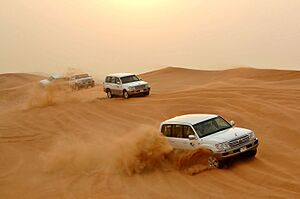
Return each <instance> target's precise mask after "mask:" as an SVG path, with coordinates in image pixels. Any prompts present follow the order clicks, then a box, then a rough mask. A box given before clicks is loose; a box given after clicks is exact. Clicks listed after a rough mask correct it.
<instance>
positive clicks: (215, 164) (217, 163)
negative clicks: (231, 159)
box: [208, 156, 224, 169]
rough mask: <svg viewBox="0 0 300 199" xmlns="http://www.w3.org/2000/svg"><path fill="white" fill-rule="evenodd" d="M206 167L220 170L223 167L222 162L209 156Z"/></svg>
mask: <svg viewBox="0 0 300 199" xmlns="http://www.w3.org/2000/svg"><path fill="white" fill-rule="evenodd" d="M208 166H209V167H210V168H218V169H222V168H223V167H224V162H223V161H222V160H218V159H217V158H216V157H215V156H210V157H209V158H208Z"/></svg>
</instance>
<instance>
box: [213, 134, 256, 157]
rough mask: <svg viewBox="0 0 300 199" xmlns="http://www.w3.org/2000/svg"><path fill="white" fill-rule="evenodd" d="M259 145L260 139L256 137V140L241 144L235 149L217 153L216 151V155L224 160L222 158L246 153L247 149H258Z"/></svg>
mask: <svg viewBox="0 0 300 199" xmlns="http://www.w3.org/2000/svg"><path fill="white" fill-rule="evenodd" d="M258 145H259V141H258V139H257V138H256V139H255V140H253V141H251V142H248V143H246V144H243V145H240V146H238V147H235V148H233V149H230V150H226V151H223V152H216V153H214V155H215V157H216V158H217V159H219V160H222V159H226V158H230V157H233V156H237V155H240V154H242V153H246V152H247V151H251V150H255V149H257V147H258Z"/></svg>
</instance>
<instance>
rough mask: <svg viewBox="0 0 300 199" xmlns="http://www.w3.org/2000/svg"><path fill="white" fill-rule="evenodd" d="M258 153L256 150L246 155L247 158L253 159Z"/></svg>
mask: <svg viewBox="0 0 300 199" xmlns="http://www.w3.org/2000/svg"><path fill="white" fill-rule="evenodd" d="M256 153H257V149H254V150H251V151H248V153H247V154H246V155H247V157H249V158H252V157H254V156H255V155H256Z"/></svg>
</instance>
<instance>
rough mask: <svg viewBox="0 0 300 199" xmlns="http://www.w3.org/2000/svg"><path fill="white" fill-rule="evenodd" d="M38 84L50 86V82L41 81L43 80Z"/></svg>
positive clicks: (46, 80)
mask: <svg viewBox="0 0 300 199" xmlns="http://www.w3.org/2000/svg"><path fill="white" fill-rule="evenodd" d="M40 84H41V85H42V86H47V85H49V84H50V81H49V80H48V79H43V80H41V81H40Z"/></svg>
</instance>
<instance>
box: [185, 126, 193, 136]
mask: <svg viewBox="0 0 300 199" xmlns="http://www.w3.org/2000/svg"><path fill="white" fill-rule="evenodd" d="M189 135H195V133H194V131H193V129H192V128H191V127H190V126H186V125H184V126H183V138H189Z"/></svg>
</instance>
